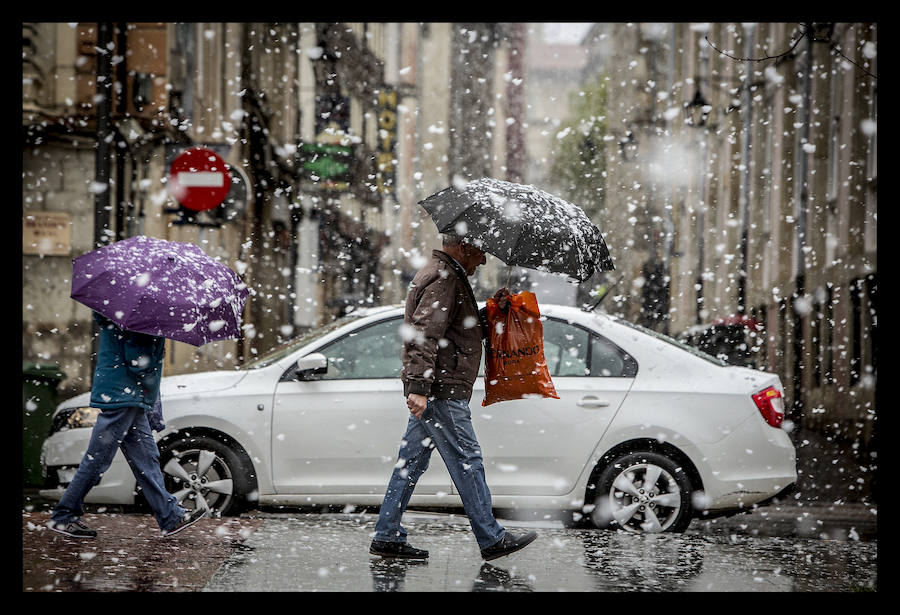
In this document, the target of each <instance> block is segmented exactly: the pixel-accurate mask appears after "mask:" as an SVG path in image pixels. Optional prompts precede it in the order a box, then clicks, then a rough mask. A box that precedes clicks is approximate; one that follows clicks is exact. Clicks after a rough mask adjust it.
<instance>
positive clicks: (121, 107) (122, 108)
mask: <svg viewBox="0 0 900 615" xmlns="http://www.w3.org/2000/svg"><path fill="white" fill-rule="evenodd" d="M127 28H128V24H127V23H125V22H120V23H119V24H117V26H116V48H117V49H118V52H119V62H118V64H116V83H115V87H110V91H116V88H119V89H118V91H117V92H116V93H117V96H116V118H117V119H118V120H119V121H120V122H121V121H122V119H123V118H124V117H125V114H126V113H127V112H128V101H127V99H126V97H125V93H126V92H127V91H128V85H127V80H128V67H127V64H126V61H125V58H126V57H127V51H128V34H127ZM117 132H118V131H117ZM117 137H118V138H117V139H116V140H115V151H114V153H113V155H114V156H115V157H116V241H119V240H120V239H125V237H126V235H127V233H126V232H125V152H126V143H125V140H124V139H123V138H122V135H121V134H117Z"/></svg>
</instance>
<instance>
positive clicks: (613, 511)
mask: <svg viewBox="0 0 900 615" xmlns="http://www.w3.org/2000/svg"><path fill="white" fill-rule="evenodd" d="M650 482H652V484H649V483H650ZM596 484H597V490H596V491H595V494H594V495H595V500H594V507H593V510H591V513H590V517H591V522H592V523H593V525H594V527H596V528H601V529H607V528H609V529H621V530H625V531H628V532H635V533H658V532H683V531H684V530H685V529H687V527H688V525H689V524H690V522H691V517H692V510H691V493H692V488H691V481H690V479H689V478H688V476H687V473H686V472H685V471H684V468H683V467H682V466H681V464H679V463H677V462H675V461H673V460H672V459H670V458H669V457H667V456H665V455H663V454H661V453H657V452H651V451H639V452H632V453H627V454H624V455H622V456H620V457H618V458H616V459H614V460H612V461H611V462H610V463H608V464H607V465H606V466H605V467H604V468H603V470H602V471H601V472H600V475H599V477H598V479H597V483H596Z"/></svg>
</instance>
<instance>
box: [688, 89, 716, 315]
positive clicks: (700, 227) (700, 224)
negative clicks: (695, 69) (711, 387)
mask: <svg viewBox="0 0 900 615" xmlns="http://www.w3.org/2000/svg"><path fill="white" fill-rule="evenodd" d="M710 111H712V105H710V104H709V102H707V100H706V99H705V98H703V93H702V92H700V86H699V85H698V86H697V89H696V91H695V92H694V98H693V99H692V100H691V101H690V102H687V103H685V104H684V114H685V121H684V122H685V124H687V125H688V126H690V127H692V128H697V129H700V130H701V135H700V139H699V141H700V156H701V158H700V203H699V206H698V208H697V277H696V282H695V285H694V288H695V289H696V291H697V294H696V306H697V316H696V323H697V324H698V325H699V324H701V323H702V322H703V311H704V310H703V301H704V298H703V258H704V248H705V246H704V241H703V233H704V227H705V220H704V218H705V212H706V146H707V144H706V128H708V126H707V124H706V122H707V120H708V119H709V113H710Z"/></svg>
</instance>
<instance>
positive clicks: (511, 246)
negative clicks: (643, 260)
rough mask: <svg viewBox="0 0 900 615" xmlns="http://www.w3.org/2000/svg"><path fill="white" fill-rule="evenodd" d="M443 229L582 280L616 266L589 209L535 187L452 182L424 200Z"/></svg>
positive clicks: (506, 258)
mask: <svg viewBox="0 0 900 615" xmlns="http://www.w3.org/2000/svg"><path fill="white" fill-rule="evenodd" d="M419 204H420V205H421V206H422V207H424V208H425V211H427V212H428V214H429V215H430V216H431V219H432V220H434V223H435V224H436V225H437V229H438V232H439V233H447V234H450V235H456V236H458V237H462V238H464V239H466V240H467V241H469V242H471V243H474V244H475V245H478V246H479V247H480V248H481V249H482V250H484V251H485V252H490V253H491V254H493V255H494V256H496V257H497V258H499V259H500V260H502V261H503V262H504V263H506V264H507V265H516V266H519V267H529V268H531V269H538V270H541V271H550V272H553V273H564V274H566V275H568V276H571V277H573V278H575V279H577V280H578V281H580V282H583V281H585V280H587V279H588V278H589V277H591V275H592V274H593V273H594V271H597V270H600V271H611V270H613V269H615V267H614V266H613V262H612V258H611V257H610V255H609V249H608V248H607V247H606V242H605V241H604V239H603V235H601V234H600V229H599V228H597V225H596V224H594V223H593V222H591V221H590V219H589V218H588V217H587V215H586V214H585V213H584V211H583V210H582V209H581V208H580V207H578V206H577V205H573V204H572V203H569V202H567V201H564V200H563V199H561V198H559V197H556V196H554V195H552V194H549V193H547V192H544V191H543V190H539V189H538V188H535V187H534V186H528V185H524V184H516V183H511V182H506V181H502V180H498V179H490V178H484V179H478V180H475V181H471V182H468V183H466V184H464V185H463V184H462V183H460V184H459V185H452V186H450V187H448V188H445V189H444V190H441V191H440V192H436V193H435V194H432V195H431V196H429V197H428V198H426V199H424V200H422V201H420V202H419Z"/></svg>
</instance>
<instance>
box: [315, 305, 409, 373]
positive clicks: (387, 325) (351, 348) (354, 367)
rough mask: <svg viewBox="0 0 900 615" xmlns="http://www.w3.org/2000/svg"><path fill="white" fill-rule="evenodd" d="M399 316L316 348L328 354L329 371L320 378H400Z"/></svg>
mask: <svg viewBox="0 0 900 615" xmlns="http://www.w3.org/2000/svg"><path fill="white" fill-rule="evenodd" d="M401 322H402V320H401V319H400V318H392V319H390V320H383V321H381V322H378V323H375V324H373V325H369V326H368V327H364V328H363V329H358V330H356V331H354V332H353V333H350V334H348V335H345V336H344V337H342V338H340V339H338V340H336V341H334V342H332V343H331V344H329V345H328V346H326V347H325V348H323V349H321V350H319V352H321V353H322V354H324V355H325V356H326V357H328V373H326V374H323V375H321V376H319V377H318V379H320V380H348V379H351V378H399V377H400V370H401V367H402V364H401V362H400V344H401V342H400V323H401Z"/></svg>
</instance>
